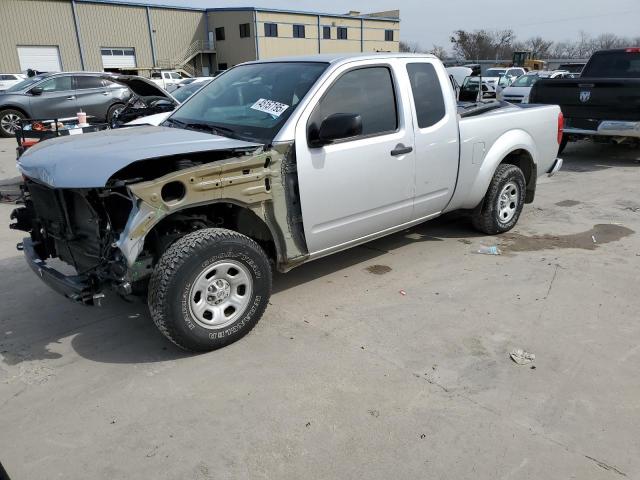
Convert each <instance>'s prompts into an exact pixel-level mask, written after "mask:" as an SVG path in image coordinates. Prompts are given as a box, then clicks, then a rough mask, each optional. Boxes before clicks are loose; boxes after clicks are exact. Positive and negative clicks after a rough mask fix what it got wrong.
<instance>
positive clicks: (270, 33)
mask: <svg viewBox="0 0 640 480" xmlns="http://www.w3.org/2000/svg"><path fill="white" fill-rule="evenodd" d="M264 36H265V37H277V36H278V24H277V23H265V24H264Z"/></svg>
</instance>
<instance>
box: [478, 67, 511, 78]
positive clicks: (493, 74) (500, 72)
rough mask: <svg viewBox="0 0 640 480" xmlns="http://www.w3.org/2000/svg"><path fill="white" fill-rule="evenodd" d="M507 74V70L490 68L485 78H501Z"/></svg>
mask: <svg viewBox="0 0 640 480" xmlns="http://www.w3.org/2000/svg"><path fill="white" fill-rule="evenodd" d="M505 73H507V69H506V68H490V69H489V70H487V71H486V72H485V74H484V75H483V77H499V76H500V75H504V74H505Z"/></svg>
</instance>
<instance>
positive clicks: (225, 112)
mask: <svg viewBox="0 0 640 480" xmlns="http://www.w3.org/2000/svg"><path fill="white" fill-rule="evenodd" d="M327 66H328V65H327V64H326V63H303V62H287V63H285V62H282V63H278V62H274V63H254V64H248V65H240V66H238V67H234V68H232V69H231V70H228V71H226V72H225V73H224V74H222V75H220V76H219V77H217V78H216V79H215V80H213V81H212V82H211V83H209V84H208V85H207V86H205V87H204V88H203V89H202V90H200V91H199V92H197V93H196V94H195V95H193V96H192V97H191V98H189V99H188V101H187V102H186V103H184V104H183V105H182V106H181V107H180V108H179V109H178V110H176V112H175V113H174V114H173V115H172V116H171V117H170V118H169V119H168V123H170V124H171V123H172V122H173V123H174V124H176V123H180V122H181V123H184V124H186V125H185V126H186V128H188V124H192V125H197V126H198V127H200V128H202V126H203V125H204V126H209V127H211V128H212V129H214V130H216V133H217V132H218V131H219V130H223V131H224V134H225V135H227V134H228V136H230V137H237V138H242V139H247V140H252V141H260V142H265V143H268V142H271V141H272V140H273V138H274V137H275V135H276V134H277V133H278V131H279V130H280V128H281V127H282V125H283V124H284V122H286V120H287V118H289V116H290V115H291V114H292V113H293V111H294V110H295V108H296V106H297V105H298V103H299V102H300V100H302V98H303V97H304V96H305V95H306V94H307V92H308V91H309V89H310V88H311V86H312V85H313V84H314V83H315V82H316V80H317V79H318V77H320V75H321V74H322V72H324V71H325V70H326V68H327ZM185 88H186V87H185ZM176 93H177V92H176Z"/></svg>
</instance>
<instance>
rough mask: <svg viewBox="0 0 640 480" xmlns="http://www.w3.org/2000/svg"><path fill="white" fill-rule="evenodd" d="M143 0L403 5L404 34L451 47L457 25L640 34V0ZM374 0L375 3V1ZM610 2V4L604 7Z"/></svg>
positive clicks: (336, 8)
mask: <svg viewBox="0 0 640 480" xmlns="http://www.w3.org/2000/svg"><path fill="white" fill-rule="evenodd" d="M136 1H138V2H142V3H150V4H151V3H161V4H172V5H193V6H199V7H238V6H255V7H269V8H283V9H291V10H304V11H322V12H330V13H344V12H346V11H347V10H359V11H361V12H363V13H366V12H369V11H372V10H373V11H379V10H391V9H396V8H399V9H400V16H401V18H402V24H401V25H402V26H401V39H402V40H406V41H409V42H418V43H420V45H421V46H422V47H425V48H431V47H432V46H433V45H434V44H437V45H441V46H444V47H445V48H447V49H449V48H450V44H449V35H450V34H451V32H453V31H454V30H457V29H467V30H473V29H477V28H486V29H501V28H512V29H513V30H514V31H515V32H516V34H517V35H518V38H519V39H522V40H524V39H526V38H529V37H531V36H534V35H542V36H544V37H546V38H548V39H550V40H555V41H561V40H572V39H575V38H576V37H577V36H578V33H579V32H580V31H581V30H584V31H586V32H588V33H590V34H592V35H594V36H596V35H599V34H601V33H615V34H617V35H620V36H630V37H635V36H640V28H639V27H638V26H639V25H640V0H606V1H604V0H528V1H522V0H505V1H496V0H452V1H451V0H450V1H443V0H423V1H420V0H384V1H374V2H371V1H364V0H323V1H322V2H318V1H317V0H314V1H311V0H297V1H294V0H268V1H261V0H254V1H244V0H136ZM372 5H373V6H372ZM603 5H606V8H605V7H603Z"/></svg>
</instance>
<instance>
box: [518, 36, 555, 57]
mask: <svg viewBox="0 0 640 480" xmlns="http://www.w3.org/2000/svg"><path fill="white" fill-rule="evenodd" d="M525 46H526V50H528V51H531V53H532V54H533V57H534V58H549V54H550V52H551V48H552V47H553V42H550V41H547V40H545V39H544V38H542V37H532V38H530V39H529V40H527V41H526V42H525Z"/></svg>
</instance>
